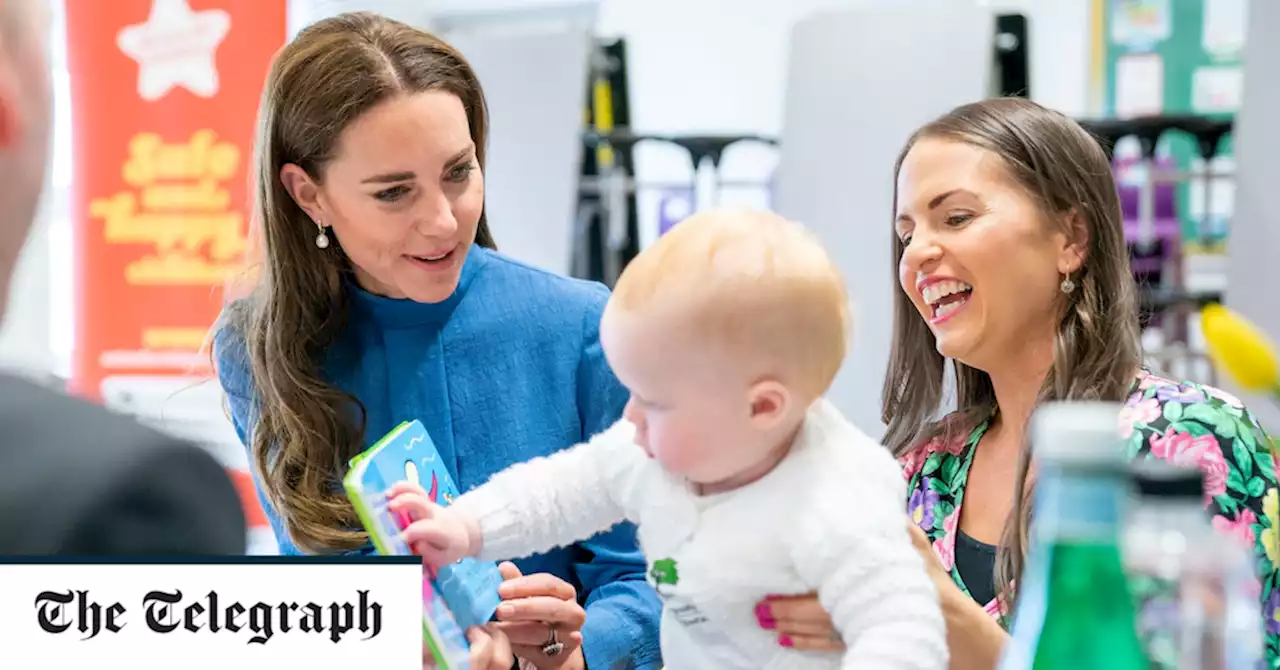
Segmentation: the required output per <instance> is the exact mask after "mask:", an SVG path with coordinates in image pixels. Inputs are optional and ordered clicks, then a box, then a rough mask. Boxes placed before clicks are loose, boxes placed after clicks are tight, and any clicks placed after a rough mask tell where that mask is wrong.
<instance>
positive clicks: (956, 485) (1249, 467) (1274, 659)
mask: <svg viewBox="0 0 1280 670" xmlns="http://www.w3.org/2000/svg"><path fill="white" fill-rule="evenodd" d="M989 422H990V419H988V420H986V421H984V422H982V423H981V424H980V425H978V426H976V427H975V428H974V429H973V430H972V431H971V432H970V433H969V434H968V436H967V437H966V438H964V439H962V440H955V441H954V442H952V443H947V442H946V441H945V440H942V439H935V440H933V441H931V442H928V443H925V444H922V445H920V446H919V447H917V448H916V449H914V450H912V451H910V452H909V453H907V454H906V455H905V456H903V457H902V458H901V459H900V462H901V464H902V468H903V472H904V474H905V475H906V477H907V481H908V491H909V492H910V499H909V501H908V510H909V512H910V515H911V518H912V520H913V521H914V522H915V523H916V524H917V525H919V526H920V528H921V529H922V530H924V532H925V534H926V535H927V536H928V537H929V539H930V540H931V541H932V542H933V549H934V551H935V552H936V553H937V555H938V557H939V559H940V560H941V562H942V565H943V566H944V567H945V568H946V569H948V570H950V571H951V577H952V579H954V580H955V582H956V584H957V585H958V586H959V587H960V589H961V590H962V591H964V592H965V593H966V594H968V593H969V590H968V588H966V587H965V584H964V580H963V579H961V577H960V572H959V570H958V569H957V568H956V566H955V546H956V535H957V531H958V528H957V527H958V524H959V522H960V506H961V504H962V503H963V501H964V491H965V483H966V481H967V479H968V475H969V468H970V466H971V465H972V464H973V454H974V450H975V447H976V446H977V444H978V441H979V440H980V439H981V438H982V435H983V433H985V432H986V429H987V426H988V424H989ZM1119 428H1120V436H1121V437H1122V438H1124V439H1125V440H1126V441H1127V443H1128V449H1129V454H1130V456H1131V457H1132V458H1134V459H1138V458H1160V459H1165V460H1167V461H1170V462H1172V463H1174V464H1176V465H1181V466H1196V467H1198V468H1199V469H1200V470H1201V471H1202V472H1203V473H1204V476H1205V505H1206V506H1207V508H1208V509H1209V510H1210V511H1211V512H1212V518H1213V526H1214V528H1216V529H1217V530H1218V531H1219V532H1221V533H1222V534H1223V535H1224V536H1226V537H1228V538H1230V539H1232V540H1235V541H1238V542H1241V543H1243V544H1245V545H1247V546H1249V547H1250V548H1251V549H1252V550H1253V552H1254V555H1255V557H1256V559H1257V573H1258V577H1259V578H1260V583H1261V587H1262V593H1261V596H1260V597H1261V605H1262V613H1263V618H1264V620H1265V629H1266V659H1267V667H1269V668H1278V669H1280V573H1278V572H1277V565H1278V564H1280V540H1278V538H1277V532H1280V493H1278V492H1277V489H1278V487H1277V482H1276V466H1275V461H1274V457H1273V449H1274V445H1273V443H1272V442H1271V440H1270V438H1268V436H1267V435H1266V433H1265V432H1264V431H1263V429H1262V427H1261V426H1260V425H1259V424H1258V421H1257V419H1256V418H1255V417H1254V416H1253V414H1252V413H1251V412H1250V411H1249V410H1247V409H1246V408H1245V407H1244V405H1242V404H1241V403H1240V401H1239V400H1237V399H1236V398H1234V397H1232V396H1231V395H1230V394H1228V393H1225V392H1223V391H1221V390H1218V389H1216V388H1213V387H1210V386H1204V385H1201V384H1195V383H1190V382H1174V381H1170V380H1168V379H1163V378H1161V377H1158V376H1155V375H1153V374H1151V373H1149V372H1145V371H1144V372H1143V373H1142V374H1141V375H1139V377H1138V379H1137V380H1135V382H1134V385H1133V387H1132V390H1131V394H1130V396H1129V399H1128V401H1127V402H1126V403H1125V405H1124V409H1123V410H1122V412H1121V417H1120V426H1119ZM986 610H987V612H988V614H990V615H991V616H992V617H994V618H997V619H999V620H1000V621H1001V622H1002V623H1003V622H1004V621H1005V620H1006V617H1007V615H1008V614H1009V612H1008V611H1007V607H1006V604H1005V603H1003V602H1001V601H1000V599H997V600H993V601H991V602H990V603H987V604H986ZM1153 660H1154V659H1153Z"/></svg>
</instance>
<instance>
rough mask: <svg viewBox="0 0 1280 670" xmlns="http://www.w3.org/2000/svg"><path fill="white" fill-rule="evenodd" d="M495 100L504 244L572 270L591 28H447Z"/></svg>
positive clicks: (492, 132) (494, 203)
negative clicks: (572, 246)
mask: <svg viewBox="0 0 1280 670" xmlns="http://www.w3.org/2000/svg"><path fill="white" fill-rule="evenodd" d="M444 37H445V38H446V39H448V40H449V41H450V42H451V43H452V44H453V45H454V46H455V47H457V48H458V49H459V50H460V51H462V53H463V55H465V56H466V57H467V59H468V60H469V61H471V65H472V66H473V67H474V68H475V70H476V74H477V75H478V76H479V78H480V83H481V85H483V86H484V90H485V95H486V96H487V97H488V101H489V154H488V160H487V166H486V169H485V212H486V215H487V216H488V220H489V226H490V227H491V228H492V230H493V234H494V237H495V238H496V239H497V242H498V248H499V249H500V250H502V251H503V252H504V253H507V254H509V255H511V256H514V257H515V258H518V259H520V260H522V261H525V262H528V263H532V264H533V265H536V266H538V267H541V268H543V269H546V270H550V271H552V272H556V273H560V274H567V273H568V272H569V261H570V258H571V254H570V250H571V245H572V225H573V220H574V213H575V210H576V208H577V192H578V170H579V167H580V165H581V160H582V139H581V136H582V114H583V110H584V109H585V105H586V94H587V72H588V69H587V63H588V60H587V58H588V55H589V53H590V43H591V37H590V35H589V33H588V32H587V28H586V27H585V26H583V27H580V28H572V27H569V28H563V29H557V30H529V31H518V32H496V31H495V32H479V31H477V32H465V33H464V32H459V33H457V34H453V33H446V34H445V35H444Z"/></svg>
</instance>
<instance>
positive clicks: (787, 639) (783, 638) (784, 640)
mask: <svg viewBox="0 0 1280 670" xmlns="http://www.w3.org/2000/svg"><path fill="white" fill-rule="evenodd" d="M778 644H779V645H780V646H783V647H794V646H796V643H795V642H793V641H792V640H791V636H790V635H779V636H778Z"/></svg>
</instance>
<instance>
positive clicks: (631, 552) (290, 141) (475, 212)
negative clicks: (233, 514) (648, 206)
mask: <svg viewBox="0 0 1280 670" xmlns="http://www.w3.org/2000/svg"><path fill="white" fill-rule="evenodd" d="M259 116H260V118H259V129H258V139H257V154H256V160H257V166H256V167H257V169H256V177H257V198H256V202H257V211H256V212H255V216H254V219H255V220H256V221H258V222H259V223H260V227H261V233H262V239H261V240H260V245H261V247H262V250H263V252H264V256H265V257H264V262H263V267H262V268H261V270H260V272H258V283H257V285H256V286H254V288H253V291H252V293H251V295H249V296H248V297H247V298H244V299H241V300H238V301H236V302H233V303H232V304H230V305H229V306H228V307H227V308H226V310H225V312H224V316H223V319H222V320H221V322H220V324H219V326H218V328H217V332H216V335H215V340H214V356H215V359H216V361H215V363H216V366H217V369H218V375H219V379H220V381H221V383H222V387H223V390H224V391H225V392H226V395H227V398H228V400H229V406H230V412H231V416H232V420H233V423H234V424H235V427H236V429H237V431H238V432H239V435H240V438H241V440H242V441H243V442H244V443H245V445H246V447H247V448H248V450H249V453H250V456H251V461H252V462H253V464H254V470H255V479H256V484H257V488H258V493H259V498H260V499H261V501H262V503H263V507H264V508H265V511H266V513H267V517H268V519H269V520H270V521H271V524H272V527H273V529H274V530H275V533H276V536H277V539H278V541H279V545H280V550H281V552H283V553H304V552H305V553H338V552H370V551H372V550H373V549H372V546H371V545H370V544H369V539H368V537H367V535H366V534H365V533H364V532H363V531H362V530H361V528H360V523H359V521H358V519H357V517H356V515H355V512H354V510H353V509H352V507H351V504H350V502H349V501H348V500H347V499H346V497H345V496H344V495H343V493H342V487H341V485H340V483H339V482H340V480H341V477H342V474H343V472H344V471H345V469H346V464H347V462H348V460H349V459H350V458H351V457H352V456H354V455H355V454H357V453H359V452H361V451H363V450H365V449H366V448H368V447H369V446H371V445H372V444H373V443H374V442H376V441H377V440H378V439H379V438H380V437H381V436H383V435H384V434H386V433H387V432H389V431H390V430H391V429H392V428H394V427H395V426H396V425H397V424H399V423H400V422H401V421H406V420H413V419H418V420H420V421H422V423H423V424H424V425H425V426H426V427H427V430H428V431H429V432H430V434H431V438H432V440H433V441H434V442H435V444H436V447H437V448H438V450H439V452H440V454H441V459H442V460H443V461H444V464H445V466H446V467H447V468H448V469H449V473H450V474H451V475H452V476H453V478H454V480H455V481H456V482H457V484H458V486H459V488H460V489H462V490H467V489H469V488H471V487H473V486H475V485H476V484H479V483H481V482H484V481H485V480H487V479H488V478H489V476H490V475H492V474H493V473H495V472H497V471H499V470H501V469H504V468H505V467H507V466H509V465H511V464H513V463H516V462H519V461H526V460H530V459H533V458H535V457H538V456H544V455H547V454H549V453H550V452H551V451H556V450H559V449H562V448H565V447H569V446H571V445H573V444H577V443H580V442H583V441H585V440H586V439H588V438H590V437H591V436H592V435H593V434H595V433H596V432H599V431H601V430H603V429H604V428H605V427H607V426H609V425H612V424H613V423H614V422H615V421H616V420H617V419H618V418H619V417H620V416H621V413H622V408H623V406H624V405H625V404H626V400H627V394H626V391H625V389H624V388H623V387H622V386H621V385H620V384H619V383H618V380H617V379H616V378H615V377H614V375H613V373H612V371H611V370H610V369H609V366H608V364H607V363H606V361H605V359H604V355H603V353H602V351H601V347H600V340H599V333H598V329H599V323H600V317H601V313H602V311H603V309H604V303H605V300H606V298H607V295H608V292H607V290H606V289H605V288H604V287H603V286H600V285H599V284H591V283H587V282H583V281H578V280H574V279H568V278H565V277H560V276H556V275H552V274H549V273H546V272H543V271H540V270H537V269H534V268H531V267H529V266H526V265H523V264H521V263H518V262H516V261H514V260H512V259H510V258H507V257H505V256H503V255H501V254H499V253H497V251H496V250H495V245H494V242H493V239H492V237H491V236H490V234H489V229H488V225H487V223H486V221H485V213H484V165H485V140H486V128H487V125H486V124H487V117H486V108H485V101H484V94H483V92H482V91H481V88H480V83H479V82H478V81H477V80H476V76H475V73H474V72H472V69H471V67H470V65H468V63H467V62H466V60H465V59H464V58H463V57H462V55H461V54H459V53H458V52H457V51H456V50H454V49H453V48H452V47H450V46H449V45H448V44H445V43H443V42H441V41H440V40H439V39H437V38H435V37H433V36H432V35H429V34H427V33H424V32H422V31H420V30H416V29H414V28H412V27H410V26H407V25H404V24H401V23H398V22H395V21H391V20H388V19H385V18H383V17H379V16H377V15H373V14H367V13H357V14H344V15H341V16H337V17H334V18H330V19H326V20H324V21H321V22H319V23H316V24H314V25H312V26H310V27H308V28H306V29H304V30H303V31H302V32H301V33H299V34H298V36H297V38H296V39H295V40H294V41H293V42H291V43H290V44H289V45H287V46H286V47H285V48H284V49H283V50H282V51H281V52H280V54H279V55H278V57H277V59H276V61H275V62H274V64H273V66H272V69H271V72H270V75H269V77H268V80H267V83H266V87H265V92H264V95H263V99H262V106H261V109H260V112H259ZM522 572H524V573H536V574H529V575H528V576H522V574H521V573H522ZM503 574H504V576H505V577H507V579H508V581H507V583H505V584H504V585H503V588H502V591H501V595H502V596H503V598H504V599H506V600H507V602H506V604H505V605H506V606H504V607H502V608H500V610H499V618H500V619H501V621H502V623H501V625H498V626H489V627H486V628H485V629H479V628H477V629H475V630H473V631H472V632H471V635H472V636H473V640H472V641H473V646H472V652H473V659H472V667H473V668H475V669H476V670H491V669H493V668H500V670H507V668H510V667H511V664H512V659H511V657H510V652H511V651H514V653H515V655H516V656H518V657H519V658H521V659H523V660H525V661H528V662H529V663H532V664H534V665H535V666H537V667H538V668H540V670H552V669H555V668H566V669H567V670H574V669H575V668H582V667H583V666H584V664H589V665H590V666H591V667H593V668H609V667H614V666H615V665H616V664H617V663H619V662H624V663H626V664H627V666H628V667H632V668H636V669H637V670H647V669H648V668H653V667H656V666H657V665H658V664H659V663H660V660H659V655H658V636H657V624H658V612H659V603H658V599H657V594H656V593H655V592H654V591H653V590H652V589H651V588H650V587H649V586H648V585H646V584H645V581H644V562H643V559H642V557H641V555H640V553H639V551H638V549H637V547H636V540H635V531H634V528H632V527H631V526H629V525H625V524H624V525H619V526H616V527H614V528H613V529H611V530H609V531H607V532H605V533H602V534H600V535H598V536H596V537H594V538H591V539H589V540H587V541H584V542H580V543H578V544H576V545H573V546H569V547H563V548H560V549H557V550H554V551H551V552H548V553H545V554H541V555H539V556H536V557H531V558H527V559H524V560H522V561H519V562H518V566H512V565H507V566H504V568H503ZM584 618H585V619H586V623H585V624H584V622H583V621H584ZM548 640H558V641H559V646H556V645H552V644H550V643H549V642H548ZM508 641H509V644H508Z"/></svg>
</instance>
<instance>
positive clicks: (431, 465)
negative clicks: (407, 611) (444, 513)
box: [343, 421, 502, 670]
mask: <svg viewBox="0 0 1280 670" xmlns="http://www.w3.org/2000/svg"><path fill="white" fill-rule="evenodd" d="M349 465H350V469H349V470H348V472H347V475H346V477H344V478H343V485H344V486H345V487H346V490H347V496H348V497H349V498H351V502H352V504H353V505H354V506H355V509H356V513H357V514H358V515H359V516H360V521H361V523H363V524H364V527H365V529H366V530H367V531H368V532H369V537H370V539H372V541H373V546H374V548H376V549H377V550H378V553H380V554H383V555H392V556H407V555H411V554H412V553H413V552H412V551H411V550H410V549H409V547H408V546H407V545H406V544H405V542H404V541H403V540H401V539H400V530H401V529H402V528H403V527H404V526H405V525H406V524H407V522H408V520H407V519H404V518H397V515H395V514H393V513H391V511H390V510H389V509H388V508H387V499H386V491H387V489H389V488H391V486H392V485H393V484H395V483H396V482H399V481H405V480H408V481H415V482H417V483H418V484H419V485H421V486H422V488H423V489H424V490H425V491H426V492H427V494H428V496H429V497H430V499H431V500H432V501H433V502H435V503H437V504H439V505H448V504H449V503H451V502H453V500H454V498H456V497H458V487H457V485H455V484H454V483H453V478H452V477H451V476H449V471H448V470H447V469H446V468H445V466H444V463H442V462H441V460H440V453H439V452H438V451H437V450H436V446H435V443H434V442H432V441H431V436H430V435H428V434H427V430H426V428H425V427H423V425H422V423H421V422H420V421H406V422H404V423H402V424H400V425H399V426H397V427H396V429H395V430H393V431H391V432H390V433H388V434H387V435H386V437H383V438H382V439H381V440H379V441H378V443H377V444H375V445H373V446H372V447H370V448H369V449H368V450H366V451H365V452H364V453H361V454H359V455H358V456H356V457H355V458H353V459H351V462H350V464H349ZM501 583H502V576H501V574H499V572H498V566H497V565H495V564H493V563H482V562H480V561H476V560H474V559H470V558H464V559H462V560H461V561H459V562H457V563H454V564H453V565H447V566H444V567H442V568H440V569H439V570H438V571H437V572H436V574H435V575H431V574H429V573H428V572H427V571H426V570H425V569H424V571H423V575H422V635H423V639H424V641H425V643H426V644H427V645H428V647H429V648H430V649H431V653H432V655H433V656H435V660H436V665H437V667H438V668H440V670H467V668H468V666H469V664H470V663H469V658H470V650H469V648H468V644H467V638H466V630H467V629H469V628H470V627H472V626H480V625H484V624H486V623H488V622H489V621H490V620H491V619H492V618H493V615H494V612H495V611H497V609H498V604H499V602H500V600H501V599H500V598H499V596H498V585H499V584H501Z"/></svg>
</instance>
